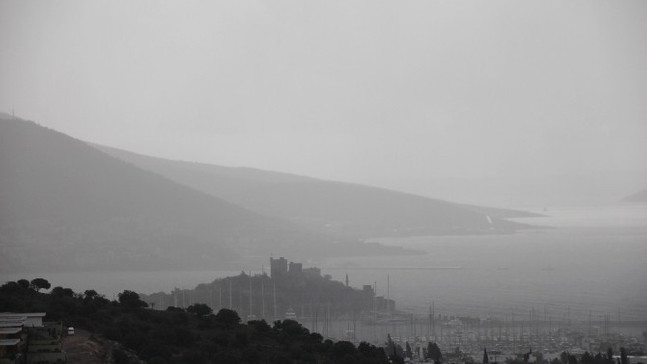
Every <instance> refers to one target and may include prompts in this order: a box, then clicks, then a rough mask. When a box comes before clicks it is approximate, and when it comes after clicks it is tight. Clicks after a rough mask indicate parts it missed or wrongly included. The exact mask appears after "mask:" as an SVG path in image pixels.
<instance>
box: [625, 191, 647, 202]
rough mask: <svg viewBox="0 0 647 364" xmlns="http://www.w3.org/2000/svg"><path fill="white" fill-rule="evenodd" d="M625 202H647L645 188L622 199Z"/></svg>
mask: <svg viewBox="0 0 647 364" xmlns="http://www.w3.org/2000/svg"><path fill="white" fill-rule="evenodd" d="M622 200H623V201H626V202H647V188H646V189H644V190H642V191H640V192H636V193H634V194H633V195H629V196H627V197H625V198H623V199H622Z"/></svg>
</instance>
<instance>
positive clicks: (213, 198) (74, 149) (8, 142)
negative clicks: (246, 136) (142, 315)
mask: <svg viewBox="0 0 647 364" xmlns="http://www.w3.org/2000/svg"><path fill="white" fill-rule="evenodd" d="M97 148H100V149H101V150H99V149H97ZM0 171H1V173H0V252H1V253H2V254H1V255H0V263H1V264H0V270H5V271H21V270H22V271H29V270H31V271H34V270H38V271H52V270H57V271H70V270H77V269H93V270H96V269H108V270H115V269H120V270H123V269H136V270H142V269H144V270H160V269H187V268H191V269H211V268H213V266H214V265H215V264H218V265H219V267H220V268H221V269H227V268H232V269H239V267H241V264H242V265H243V266H244V265H245V263H249V262H250V259H252V258H251V257H253V256H255V257H263V256H268V255H271V254H284V255H290V256H292V257H294V258H296V259H300V260H308V259H312V258H313V257H316V258H322V257H327V256H353V255H387V254H410V253H415V252H413V251H408V250H405V249H402V248H398V247H387V246H383V245H380V244H374V243H372V244H368V243H363V241H364V239H366V238H369V237H379V236H410V235H428V234H479V233H488V234H491V233H507V232H512V231H515V229H518V228H523V227H524V226H525V225H522V224H518V223H513V222H508V221H506V220H504V219H502V218H501V217H506V214H509V212H506V211H504V210H498V209H489V210H482V209H483V208H478V207H473V206H463V205H458V204H453V203H449V202H445V201H440V200H434V199H429V198H424V197H420V196H415V195H410V194H405V193H399V192H395V191H389V190H384V189H379V188H373V187H366V186H360V185H354V184H347V183H338V182H328V181H322V180H317V179H313V178H307V177H301V176H296V175H290V174H285V173H276V172H267V171H260V170H255V169H250V168H229V167H218V166H212V165H206V164H198V163H188V162H175V161H168V160H164V159H159V158H152V157H145V156H140V155H137V154H133V153H129V152H124V151H119V150H115V149H111V148H107V147H96V148H95V147H94V146H91V145H88V144H87V143H85V142H82V141H80V140H77V139H74V138H72V137H69V136H67V135H65V134H63V133H60V132H56V131H54V130H51V129H48V128H45V127H42V126H40V125H38V124H36V123H33V122H29V121H24V120H20V119H16V118H14V117H12V116H8V115H3V116H1V117H0ZM479 209H481V210H480V211H479Z"/></svg>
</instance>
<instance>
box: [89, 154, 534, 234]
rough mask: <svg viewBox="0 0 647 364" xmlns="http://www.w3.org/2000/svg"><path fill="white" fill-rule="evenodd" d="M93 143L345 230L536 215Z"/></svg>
mask: <svg viewBox="0 0 647 364" xmlns="http://www.w3.org/2000/svg"><path fill="white" fill-rule="evenodd" d="M95 146H96V147H97V148H99V149H100V150H102V151H104V152H106V153H108V154H110V155H111V156H114V157H116V158H119V159H122V160H124V161H127V162H129V163H132V164H133V165H136V166H138V167H140V168H142V169H146V170H149V171H152V172H155V173H158V174H160V175H162V176H165V177H167V178H169V179H171V180H173V181H175V182H177V183H180V184H183V185H186V186H189V187H191V188H194V189H196V190H199V191H202V192H205V193H207V194H209V195H212V196H215V197H218V198H222V199H225V200H227V201H230V202H231V203H234V204H236V205H240V206H243V207H245V208H248V209H250V210H252V211H256V212H259V213H262V214H266V215H271V216H276V217H280V218H283V219H288V220H290V221H292V222H295V223H298V224H300V225H302V226H305V227H307V228H309V229H315V230H317V231H321V232H326V233H334V234H336V235H338V236H343V237H353V238H369V237H377V236H411V235H428V234H474V233H504V232H510V231H513V230H515V229H518V228H521V227H523V225H521V224H517V223H513V222H509V221H506V220H504V218H507V217H529V216H533V215H532V214H529V213H524V212H519V211H513V210H503V209H493V208H484V207H477V206H468V205H460V204H455V203H450V202H446V201H441V200H436V199H431V198H426V197H421V196H417V195H412V194H406V193H401V192H396V191H391V190H386V189H381V188H375V187H368V186H362V185H357V184H350V183H340V182H331V181H324V180H318V179H314V178H309V177H303V176H297V175H293V174H287V173H278V172H270V171H262V170H258V169H252V168H236V167H222V166H215V165H209V164H202V163H192V162H182V161H172V160H167V159H162V158H155V157H149V156H144V155H140V154H136V153H131V152H127V151H123V150H119V149H114V148H109V147H104V146H98V145H95Z"/></svg>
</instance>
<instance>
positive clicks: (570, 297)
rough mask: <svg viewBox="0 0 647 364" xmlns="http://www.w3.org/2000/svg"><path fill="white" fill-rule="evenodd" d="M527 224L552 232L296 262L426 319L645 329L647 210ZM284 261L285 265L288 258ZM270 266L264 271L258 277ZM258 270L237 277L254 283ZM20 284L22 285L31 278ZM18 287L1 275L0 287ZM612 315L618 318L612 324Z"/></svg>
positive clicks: (104, 286)
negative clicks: (533, 319) (530, 316)
mask: <svg viewBox="0 0 647 364" xmlns="http://www.w3.org/2000/svg"><path fill="white" fill-rule="evenodd" d="M544 213H550V214H551V216H550V217H545V218H533V219H527V220H531V221H533V222H542V223H545V224H546V226H548V225H550V226H553V227H554V228H549V229H541V230H530V231H524V232H519V233H516V234H511V235H486V236H482V235H476V236H437V237H413V238H405V239H402V238H383V239H374V241H379V242H382V243H385V244H393V245H402V246H406V247H410V248H415V249H420V250H423V251H426V252H427V254H421V255H415V256H399V257H366V258H352V259H351V258H336V259H330V260H325V261H317V262H304V266H306V267H307V266H312V265H314V266H318V267H320V268H322V273H323V274H330V275H331V276H332V277H333V279H336V280H339V281H344V279H345V275H346V274H348V276H349V280H350V285H351V286H353V287H356V288H361V286H362V285H364V284H370V285H373V284H376V285H377V294H378V295H384V296H386V295H387V281H389V282H390V286H389V287H388V293H389V295H390V297H391V298H392V299H395V300H396V301H397V305H398V308H400V309H404V310H406V311H410V312H417V313H420V314H422V313H425V312H427V310H428V308H429V305H430V304H431V303H432V302H433V304H434V306H435V310H436V312H438V313H440V314H443V315H472V316H480V317H487V316H491V317H498V318H504V317H507V318H509V317H510V315H512V314H514V313H515V312H516V314H517V315H519V316H520V317H521V316H523V315H524V314H526V313H527V312H528V310H531V309H535V310H537V312H539V313H541V315H542V317H543V315H544V314H545V315H546V317H547V318H548V317H550V318H552V319H554V320H566V319H567V316H568V317H569V318H570V319H573V320H585V319H587V318H588V315H589V314H591V315H592V316H593V317H594V318H595V319H599V318H600V317H601V316H602V315H612V318H613V320H615V319H616V318H618V317H619V318H620V320H623V321H630V320H639V321H644V320H647V281H646V280H645V277H646V276H647V265H645V257H646V256H647V244H645V242H646V241H647V207H646V206H636V205H615V206H609V205H606V206H596V207H592V206H588V207H586V208H583V207H565V208H557V209H555V210H551V211H544ZM287 258H289V256H288V257H287ZM268 263H269V262H266V263H265V267H266V269H267V266H268ZM261 269H262V267H260V266H259V267H246V270H247V271H248V272H249V271H250V270H251V271H252V272H253V273H260V272H261ZM239 273H240V271H181V272H165V271H161V272H96V273H95V272H83V273H45V274H44V275H46V277H47V278H48V279H49V280H50V281H51V282H52V284H53V285H64V286H69V287H71V288H72V289H74V290H75V291H83V290H85V289H89V288H93V289H96V290H98V291H99V292H101V293H102V294H105V295H106V296H107V297H108V298H112V297H113V296H114V295H115V294H117V293H119V292H121V291H122V290H124V289H130V290H135V291H137V292H141V293H146V294H150V293H154V292H158V291H165V292H170V291H172V290H173V289H174V288H182V289H193V288H194V287H195V286H196V285H198V284H200V283H208V282H211V281H213V280H214V279H216V278H220V277H226V276H233V275H238V274H239ZM37 275H38V274H35V275H34V276H33V277H31V276H29V277H27V278H30V279H31V278H34V277H36V276H37ZM23 277H25V275H24V274H17V275H11V274H8V275H3V277H2V278H3V280H12V279H19V278H23ZM618 315H619V316H618Z"/></svg>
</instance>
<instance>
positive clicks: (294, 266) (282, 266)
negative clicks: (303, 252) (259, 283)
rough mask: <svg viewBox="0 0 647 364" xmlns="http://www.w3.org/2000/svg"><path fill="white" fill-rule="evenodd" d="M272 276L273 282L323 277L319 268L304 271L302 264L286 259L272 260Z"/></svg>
mask: <svg viewBox="0 0 647 364" xmlns="http://www.w3.org/2000/svg"><path fill="white" fill-rule="evenodd" d="M270 276H271V278H272V279H273V280H276V281H284V280H286V279H289V278H292V279H295V278H297V279H298V278H301V277H310V278H314V277H321V269H319V268H317V267H312V268H306V269H303V264H302V263H296V262H289V263H288V260H287V259H285V258H284V257H280V258H278V259H274V258H270Z"/></svg>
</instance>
